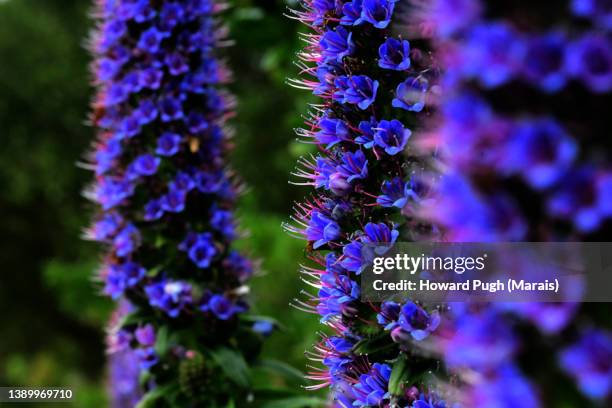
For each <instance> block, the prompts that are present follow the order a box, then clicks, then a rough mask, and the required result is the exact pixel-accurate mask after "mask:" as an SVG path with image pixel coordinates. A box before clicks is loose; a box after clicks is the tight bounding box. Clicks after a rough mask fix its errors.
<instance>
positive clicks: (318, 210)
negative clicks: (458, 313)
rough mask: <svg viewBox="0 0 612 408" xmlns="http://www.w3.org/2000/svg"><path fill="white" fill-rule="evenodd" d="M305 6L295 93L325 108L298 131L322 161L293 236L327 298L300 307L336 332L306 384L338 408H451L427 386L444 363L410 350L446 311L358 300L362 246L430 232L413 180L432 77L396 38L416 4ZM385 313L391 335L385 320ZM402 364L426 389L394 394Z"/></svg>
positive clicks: (416, 42)
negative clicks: (428, 407)
mask: <svg viewBox="0 0 612 408" xmlns="http://www.w3.org/2000/svg"><path fill="white" fill-rule="evenodd" d="M304 7H305V10H304V11H295V13H294V15H295V16H296V18H297V19H298V20H300V21H302V22H303V23H305V24H306V25H308V26H309V27H310V29H311V33H309V34H307V35H306V36H305V37H304V38H305V40H306V43H307V45H306V47H305V49H304V51H303V52H302V53H301V54H300V58H301V60H302V61H301V62H300V63H299V64H298V65H299V66H300V67H301V68H302V74H303V75H304V76H305V77H306V78H304V79H299V80H293V81H291V83H292V84H294V85H295V86H296V87H298V88H302V89H309V90H311V91H312V93H313V94H314V95H316V96H318V97H319V98H320V102H318V104H317V105H313V110H312V112H311V114H310V116H309V118H308V119H307V122H306V127H305V128H303V129H300V130H298V132H297V134H298V136H299V137H300V138H302V139H303V140H304V141H305V142H307V143H313V144H315V145H316V146H317V148H318V151H319V153H318V155H317V156H316V157H311V158H307V159H302V160H300V163H299V165H300V167H301V169H299V170H297V171H296V172H295V173H294V175H295V176H297V177H299V178H300V179H301V180H300V181H299V182H298V183H299V184H305V185H311V186H313V188H314V191H313V196H312V198H311V199H310V200H309V201H307V202H305V203H301V204H297V205H296V207H295V209H296V211H295V215H294V216H293V222H292V223H291V224H287V225H285V228H286V229H287V230H288V231H289V232H290V233H291V234H292V235H294V236H298V237H302V238H303V239H304V240H306V241H308V248H309V257H310V258H311V259H312V261H313V262H314V263H315V264H317V265H316V266H314V267H310V266H305V267H303V270H302V273H303V274H304V281H305V282H307V283H308V284H309V285H310V286H312V287H313V288H315V289H316V290H318V293H316V294H308V295H307V298H306V299H305V300H296V301H295V305H296V307H298V308H300V309H301V310H304V311H309V312H313V313H317V314H318V315H319V316H320V317H321V322H322V323H323V324H326V325H328V326H330V327H331V329H332V331H333V332H334V335H333V336H332V337H329V338H323V340H322V342H321V343H320V344H318V345H316V346H315V351H314V352H313V353H309V356H311V357H312V359H313V360H317V361H322V362H323V365H324V368H315V369H313V371H312V372H311V373H310V374H309V375H308V378H309V379H310V380H312V381H314V384H313V385H311V386H310V387H309V388H312V389H318V388H323V387H329V388H330V389H331V393H332V395H333V399H334V406H336V407H343V408H348V407H353V406H359V407H366V406H368V407H370V406H371V407H373V406H377V407H378V406H389V404H391V403H393V406H402V407H409V406H413V404H414V406H417V407H422V406H424V405H423V404H427V403H428V402H427V401H434V400H435V401H436V403H438V401H439V402H440V404H441V405H443V402H442V401H440V400H439V399H438V398H437V397H436V396H434V395H430V394H429V393H428V392H426V391H427V390H428V389H429V388H428V386H427V385H426V384H424V381H423V380H422V378H423V377H422V374H424V373H425V372H426V371H429V370H435V369H436V364H435V361H430V360H427V359H426V358H421V357H418V356H415V355H413V354H412V353H411V352H410V351H409V349H408V348H406V347H404V343H405V341H404V340H406V341H408V340H407V339H412V340H414V341H420V340H422V339H424V338H425V337H427V336H429V335H431V333H432V332H434V331H435V330H436V328H437V327H438V325H439V323H440V316H439V313H438V312H437V311H436V310H425V309H424V308H423V306H422V305H417V304H415V303H410V304H407V305H406V306H404V307H403V308H401V309H400V307H399V305H398V306H397V311H395V312H393V313H391V309H393V308H392V307H387V306H385V305H383V306H382V308H383V310H386V311H387V312H388V313H384V312H383V311H381V306H380V305H373V304H369V303H363V302H361V300H360V293H361V288H360V286H359V284H358V282H359V276H358V275H359V274H360V273H361V271H362V269H363V266H364V265H363V264H362V256H361V249H362V247H363V246H364V245H368V244H377V245H378V244H390V243H393V242H395V241H396V240H400V239H402V240H411V239H413V238H411V237H410V233H411V232H412V233H414V232H415V231H417V230H418V227H423V228H424V229H425V230H426V229H427V226H426V225H417V224H416V223H414V222H411V221H410V220H409V219H408V217H409V216H410V214H412V213H413V211H414V206H415V203H416V202H418V201H419V196H420V195H421V194H422V193H423V192H422V191H420V190H421V188H420V187H419V183H418V182H417V180H416V178H415V174H416V173H417V172H418V171H419V170H420V169H422V166H423V165H424V164H425V160H423V158H421V157H418V156H417V155H416V150H415V149H414V147H413V146H412V137H411V136H412V130H413V129H414V126H415V125H416V126H418V125H419V124H420V122H421V120H422V119H423V118H424V117H425V115H426V114H427V113H428V112H429V110H430V109H429V106H427V100H428V95H429V83H430V81H432V80H434V79H435V70H434V69H432V67H433V64H432V61H431V60H430V59H429V57H428V55H429V54H428V46H429V45H428V42H427V41H424V40H423V38H418V37H414V38H412V37H411V38H404V37H403V36H402V35H399V34H398V32H401V28H402V26H403V25H402V19H400V18H399V16H400V15H403V14H405V13H408V14H410V13H411V12H412V11H413V10H414V8H413V6H412V5H411V4H410V2H409V1H407V0H399V1H398V0H372V1H370V0H363V1H362V0H353V1H333V0H330V1H319V0H312V1H310V0H308V1H305V2H304ZM398 22H399V24H397V23H398ZM398 28H399V29H400V30H398ZM421 111H422V113H419V112H421ZM412 169H415V170H412ZM385 308H386V309H385ZM381 313H382V314H384V315H385V317H384V318H385V319H388V320H389V321H387V322H386V323H385V326H388V329H387V330H385V328H384V326H381V325H379V323H378V321H377V320H378V319H383V317H380V316H381ZM377 315H378V316H377ZM417 361H418V362H417ZM405 364H410V365H412V367H411V370H410V372H411V375H412V376H414V377H412V378H414V379H415V380H414V383H415V385H417V386H418V387H419V390H417V389H411V390H408V389H406V387H403V386H400V387H397V386H394V388H393V389H390V388H389V379H390V376H391V373H392V372H393V371H394V370H398V371H400V372H402V369H401V367H400V366H402V365H405ZM398 378H401V376H399V377H398ZM402 380H403V381H402V384H404V383H405V382H407V381H408V380H409V379H408V378H402ZM396 404H399V405H396ZM431 404H433V402H432V403H431ZM441 405H440V406H441Z"/></svg>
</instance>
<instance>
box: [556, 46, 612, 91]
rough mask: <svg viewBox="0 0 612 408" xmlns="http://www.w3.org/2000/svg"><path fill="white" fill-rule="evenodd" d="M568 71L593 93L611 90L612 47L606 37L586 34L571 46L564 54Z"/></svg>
mask: <svg viewBox="0 0 612 408" xmlns="http://www.w3.org/2000/svg"><path fill="white" fill-rule="evenodd" d="M566 64H567V69H568V71H569V72H570V73H571V74H572V75H573V76H574V77H576V78H577V79H580V80H581V81H583V82H584V83H585V84H586V85H587V86H588V87H589V88H590V89H591V91H593V92H598V93H604V92H609V91H610V90H612V46H611V43H610V41H609V39H608V38H607V37H604V36H602V35H599V34H587V35H585V36H583V37H582V38H581V39H579V40H578V41H576V42H574V43H573V44H571V46H570V48H569V49H568V51H567V54H566Z"/></svg>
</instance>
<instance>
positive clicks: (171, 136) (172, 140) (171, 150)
mask: <svg viewBox="0 0 612 408" xmlns="http://www.w3.org/2000/svg"><path fill="white" fill-rule="evenodd" d="M181 140H182V137H181V136H180V135H178V134H176V133H170V132H165V133H162V135H161V136H160V137H159V139H157V149H155V153H157V154H159V155H161V156H174V155H175V154H176V153H178V151H179V147H180V146H179V145H180V143H181Z"/></svg>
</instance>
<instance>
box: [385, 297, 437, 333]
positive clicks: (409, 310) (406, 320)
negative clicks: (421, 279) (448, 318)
mask: <svg viewBox="0 0 612 408" xmlns="http://www.w3.org/2000/svg"><path fill="white" fill-rule="evenodd" d="M439 325H440V314H439V312H438V311H437V310H434V311H433V312H432V313H431V314H429V313H427V312H426V311H425V310H424V309H423V308H422V307H420V306H418V305H416V304H415V303H414V302H406V303H404V305H403V306H402V308H401V311H400V314H399V319H398V321H397V326H396V327H395V328H394V329H393V331H392V332H391V336H392V337H393V339H394V340H395V341H406V340H408V336H407V335H409V336H410V337H412V339H414V340H416V341H421V340H423V339H425V338H426V337H428V336H429V335H430V334H431V333H432V332H433V331H434V330H436V329H437V328H438V326H439Z"/></svg>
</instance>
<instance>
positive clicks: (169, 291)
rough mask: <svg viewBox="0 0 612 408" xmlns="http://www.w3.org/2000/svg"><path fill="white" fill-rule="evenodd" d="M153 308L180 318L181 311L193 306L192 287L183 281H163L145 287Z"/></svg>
mask: <svg viewBox="0 0 612 408" xmlns="http://www.w3.org/2000/svg"><path fill="white" fill-rule="evenodd" d="M145 292H146V294H147V296H148V298H149V303H150V304H151V306H153V307H156V308H159V309H161V310H163V311H164V312H166V313H167V314H168V316H170V317H178V315H179V314H180V313H181V311H182V310H183V309H184V308H185V307H186V306H187V305H191V304H192V298H191V285H190V284H188V283H186V282H181V281H167V280H161V281H159V282H157V283H153V284H150V285H148V286H146V287H145Z"/></svg>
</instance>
